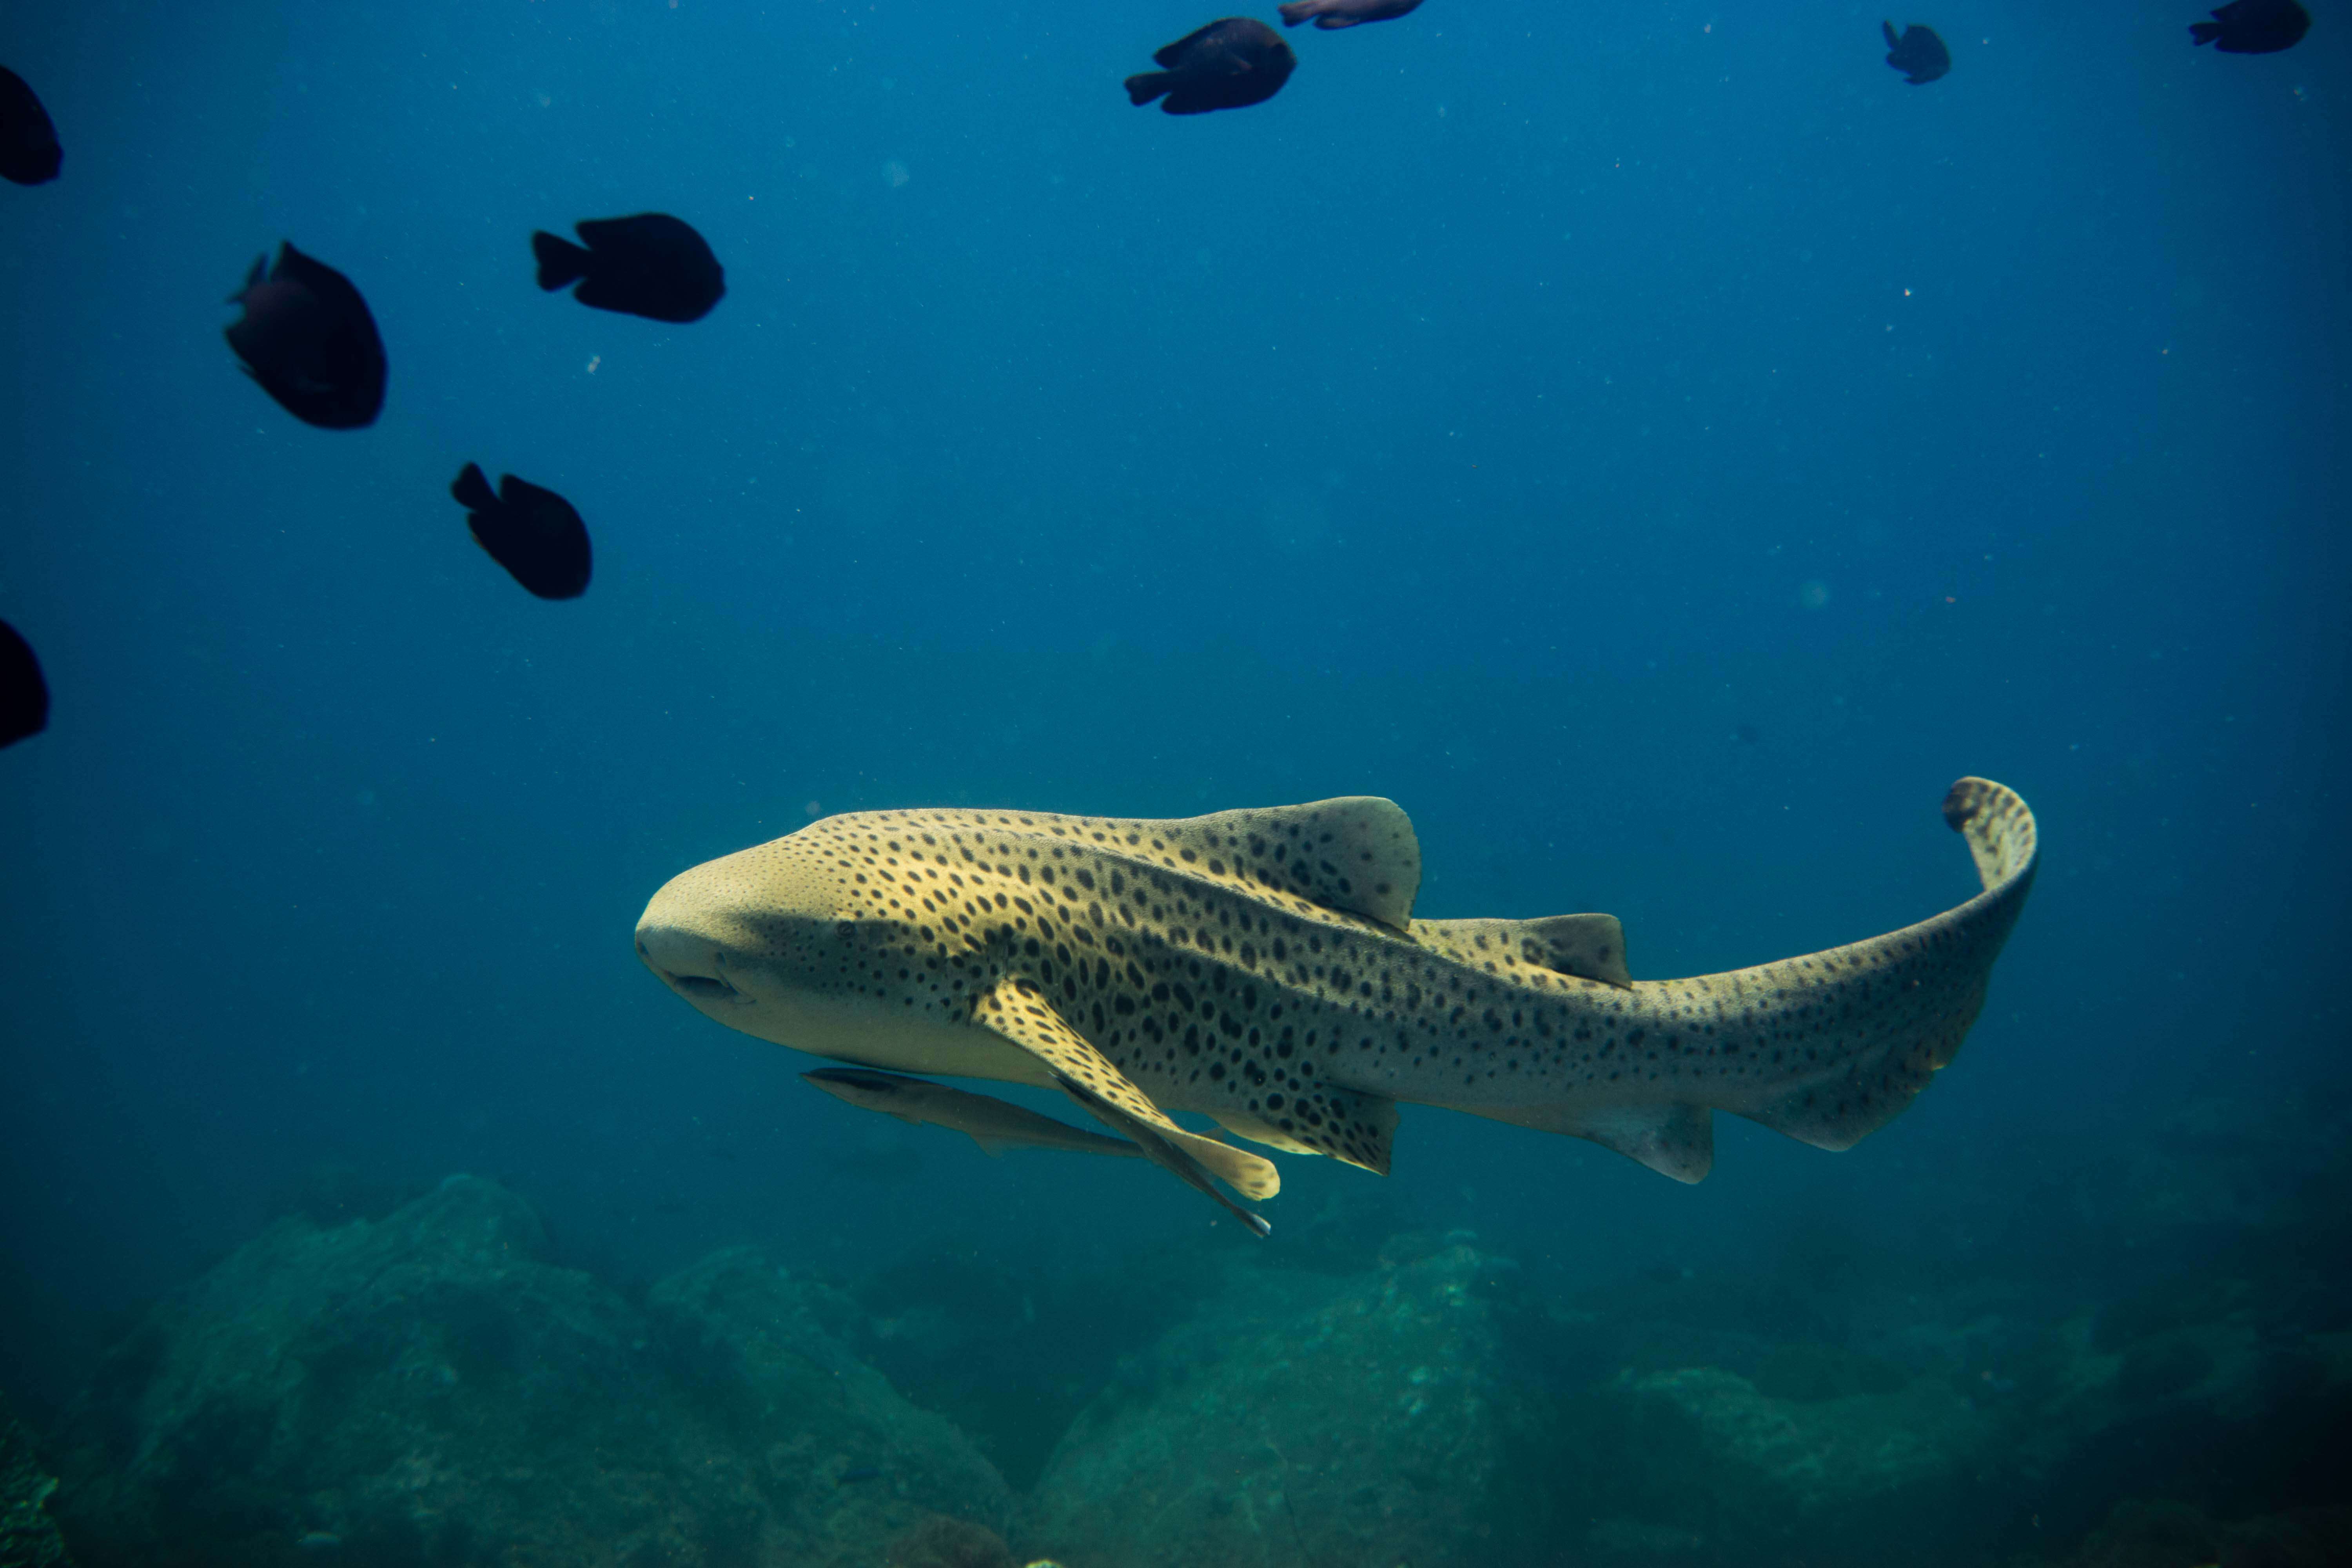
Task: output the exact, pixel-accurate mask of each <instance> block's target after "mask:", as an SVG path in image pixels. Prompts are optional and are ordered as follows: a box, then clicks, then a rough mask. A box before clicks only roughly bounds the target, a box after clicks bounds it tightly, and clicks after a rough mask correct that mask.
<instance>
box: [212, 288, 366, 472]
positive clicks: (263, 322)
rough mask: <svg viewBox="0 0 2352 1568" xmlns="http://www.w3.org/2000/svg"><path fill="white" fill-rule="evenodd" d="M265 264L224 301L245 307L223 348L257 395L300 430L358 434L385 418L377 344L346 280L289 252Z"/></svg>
mask: <svg viewBox="0 0 2352 1568" xmlns="http://www.w3.org/2000/svg"><path fill="white" fill-rule="evenodd" d="M268 260H269V258H268V257H266V256H265V257H263V258H261V259H260V260H258V261H256V262H255V263H254V264H253V270H252V271H250V272H248V273H247V274H246V276H245V287H244V288H242V289H238V290H237V291H236V293H234V294H232V295H230V296H229V297H228V300H229V303H230V304H232V305H242V306H244V307H245V315H244V316H243V318H242V319H240V320H238V321H234V322H231V323H230V325H229V328H228V346H229V347H231V348H233V349H235V350H236V357H237V358H238V359H240V360H242V361H244V362H245V370H246V374H248V375H250V376H252V377H253V379H254V380H256V381H257V382H259V383H260V384H261V390H262V391H264V392H266V393H268V394H269V395H270V396H272V397H274V398H276V399H277V400H278V405H279V406H280V407H282V408H284V409H285V410H286V412H287V413H289V414H291V415H292V416H294V417H295V418H297V419H299V420H300V421H302V423H304V424H305V425H316V426H320V428H322V429H327V430H356V429H358V428H359V427H360V426H362V425H373V424H374V423H375V416H377V415H379V414H381V413H383V379H384V360H383V338H382V337H381V336H379V335H378V334H377V332H376V330H375V318H374V317H373V316H371V315H369V314H368V308H367V301H366V300H362V299H361V298H360V291H359V290H358V289H354V288H352V280H351V279H348V278H346V277H344V276H343V275H342V274H341V273H340V272H338V271H336V270H335V269H334V268H331V267H330V266H328V265H327V264H326V263H325V262H323V261H315V260H313V259H311V258H310V257H307V256H305V255H303V254H302V253H301V252H300V251H299V250H297V249H295V248H294V247H293V245H292V244H291V243H288V244H284V245H280V246H279V247H278V265H277V266H276V267H274V268H273V267H269V266H268Z"/></svg>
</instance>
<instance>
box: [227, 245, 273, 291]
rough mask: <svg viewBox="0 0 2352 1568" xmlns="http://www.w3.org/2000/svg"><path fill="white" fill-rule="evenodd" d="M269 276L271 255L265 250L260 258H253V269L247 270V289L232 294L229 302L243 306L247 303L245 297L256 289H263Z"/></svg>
mask: <svg viewBox="0 0 2352 1568" xmlns="http://www.w3.org/2000/svg"><path fill="white" fill-rule="evenodd" d="M268 276H269V253H268V251H266V250H265V251H263V252H262V253H261V254H260V255H259V256H257V257H255V258H253V265H252V266H251V267H249V268H246V273H245V287H243V288H242V289H238V290H237V291H236V293H234V294H231V295H230V296H229V297H228V302H229V303H230V304H232V305H241V304H243V303H245V297H246V296H247V294H249V293H251V292H252V291H253V290H254V289H258V288H259V287H261V285H262V283H263V281H264V280H265V279H268Z"/></svg>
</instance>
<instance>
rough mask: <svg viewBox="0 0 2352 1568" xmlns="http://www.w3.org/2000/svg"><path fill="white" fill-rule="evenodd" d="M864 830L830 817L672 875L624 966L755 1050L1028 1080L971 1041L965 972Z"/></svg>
mask: <svg viewBox="0 0 2352 1568" xmlns="http://www.w3.org/2000/svg"><path fill="white" fill-rule="evenodd" d="M870 831H871V829H870V828H869V827H868V826H866V824H865V823H864V822H863V821H862V820H861V819H860V818H857V817H829V818H826V819H825V820H824V821H822V822H814V823H811V824H810V825H809V826H806V827H803V828H802V829H801V830H800V831H799V832H797V833H794V834H791V835H788V836H787V837H782V838H778V839H774V840H772V841H771V842H769V843H766V844H760V845H755V846H753V847H751V848H749V849H743V850H739V851H738V852H736V853H735V854H732V855H727V856H722V857H720V858H719V859H716V860H709V861H705V862H704V863H703V864H701V865H699V866H696V867H694V868H691V869H689V870H686V871H682V872H680V873H678V875H677V876H675V877H673V878H671V879H669V880H668V881H667V882H666V883H664V884H663V885H662V887H661V889H660V890H659V891H657V892H656V893H655V894H654V896H653V899H652V901H651V902H649V903H647V904H646V912H645V913H644V914H643V915H641V916H639V917H638V919H637V931H636V945H637V956H638V957H639V958H640V959H642V960H644V962H645V964H646V968H648V969H650V970H652V971H653V972H654V973H655V974H656V975H658V976H659V977H660V979H661V981H662V983H663V984H666V985H667V986H668V987H669V988H670V989H671V990H672V991H674V992H676V993H677V994H678V995H680V996H683V997H684V998H686V1000H687V1001H688V1002H690V1003H692V1004H693V1005H694V1006H695V1008H696V1009H697V1010H698V1011H699V1012H701V1013H703V1014H704V1015H706V1016H709V1017H711V1018H714V1019H716V1020H717V1021H718V1022H719V1023H721V1024H724V1025H726V1026H728V1027H729V1028H730V1029H740V1030H741V1031H742V1032H743V1033H744V1034H747V1035H752V1036H756V1037H758V1038H760V1039H763V1040H772V1041H774V1042H775V1043H776V1044H778V1045H782V1046H790V1047H793V1048H795V1049H797V1050H803V1051H808V1052H811V1053H813V1054H814V1055H817V1056H825V1057H832V1058H835V1059H836V1060H840V1061H846V1062H856V1063H858V1064H861V1065H864V1066H867V1067H881V1068H897V1069H899V1070H902V1071H919V1072H933V1071H969V1072H973V1073H974V1074H975V1075H976V1076H982V1077H999V1078H1012V1079H1016V1080H1018V1081H1024V1082H1030V1081H1039V1080H1041V1079H1042V1078H1043V1075H1042V1074H1041V1073H1040V1072H1039V1071H1037V1070H1036V1069H1035V1068H1033V1067H1031V1066H1030V1065H1029V1064H1028V1063H1027V1062H1026V1061H1024V1060H1020V1059H1018V1058H1016V1057H1015V1056H1014V1054H1013V1053H1012V1052H1010V1051H1008V1050H1006V1049H1005V1048H1003V1047H1001V1046H1000V1045H998V1044H996V1043H994V1042H993V1041H992V1039H991V1038H990V1037H985V1036H982V1035H979V1034H977V1033H976V1032H975V1031H974V1030H973V1029H972V1028H971V1005H972V996H971V990H970V984H969V983H970V982H971V981H972V980H973V979H974V978H975V977H976V976H977V973H978V971H977V970H975V969H972V968H969V967H967V963H966V961H965V960H958V961H956V962H955V963H952V964H951V963H949V962H948V961H946V960H945V959H944V958H943V957H942V956H941V954H942V953H943V952H944V951H945V950H944V948H943V947H940V946H939V945H936V943H937V942H938V941H939V939H940V937H941V936H942V935H943V934H944V932H943V931H940V929H939V928H938V927H936V926H934V925H932V924H930V923H928V922H930V921H936V920H937V919H938V918H939V917H938V916H937V915H935V914H932V913H929V912H928V911H926V910H920V909H919V908H918V906H917V904H916V902H915V900H916V899H917V898H919V895H918V894H915V893H914V892H912V890H911V889H910V888H909V886H908V881H907V880H906V879H905V878H906V875H907V873H906V872H905V870H904V869H903V868H902V869H901V870H900V871H898V872H896V873H894V872H892V871H891V870H890V869H889V868H890V866H891V865H893V864H898V862H897V861H895V860H892V859H890V858H889V857H888V855H887V849H886V848H884V847H883V846H882V845H880V844H877V845H868V844H867V843H866V842H865V839H866V837H867V835H868V833H869V832H870ZM877 850H881V851H882V852H881V853H879V854H877V853H875V851H877ZM1000 1056H1002V1057H1006V1058H1011V1059H1010V1061H1009V1062H994V1058H998V1057H1000ZM976 1058H985V1059H976ZM992 1063H993V1070H992V1067H991V1064H992Z"/></svg>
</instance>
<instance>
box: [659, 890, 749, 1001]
mask: <svg viewBox="0 0 2352 1568" xmlns="http://www.w3.org/2000/svg"><path fill="white" fill-rule="evenodd" d="M637 956H638V957H639V958H641V959H643V960H645V963H646V968H648V969H650V970H652V971H653V972H654V973H656V974H658V975H660V976H661V977H662V983H663V984H666V985H667V986H668V987H669V988H670V989H671V990H673V991H676V992H677V994H679V995H681V996H684V997H686V998H688V1000H690V1001H695V1002H724V1001H727V1000H730V998H733V997H736V996H739V995H740V994H741V993H740V992H739V991H737V990H736V988H735V985H734V984H733V983H732V982H731V981H730V980H729V979H728V978H727V975H726V973H725V963H726V954H725V953H723V952H721V951H720V950H719V947H718V945H717V944H716V943H714V942H710V941H709V939H708V938H705V937H702V936H698V934H696V933H695V932H694V931H689V930H682V929H680V928H679V927H677V926H675V925H668V924H665V923H663V922H661V921H656V920H655V919H654V918H653V917H652V915H651V913H650V912H648V914H647V915H646V918H645V919H644V920H641V921H638V922H637Z"/></svg>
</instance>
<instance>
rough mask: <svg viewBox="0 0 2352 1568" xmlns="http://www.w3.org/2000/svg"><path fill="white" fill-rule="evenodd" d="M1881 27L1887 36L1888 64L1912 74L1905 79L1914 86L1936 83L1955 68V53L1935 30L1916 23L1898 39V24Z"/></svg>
mask: <svg viewBox="0 0 2352 1568" xmlns="http://www.w3.org/2000/svg"><path fill="white" fill-rule="evenodd" d="M1878 26H1879V30H1880V31H1882V32H1884V33H1885V35H1886V63H1887V64H1888V65H1891V66H1893V67H1894V68H1895V69H1896V70H1899V71H1907V72H1908V73H1910V74H1908V75H1907V76H1906V77H1905V78H1904V80H1905V81H1907V82H1909V83H1910V84H1911V85H1912V86H1913V87H1917V86H1919V85H1920V84H1921V83H1922V82H1930V81H1933V80H1935V79H1937V77H1939V76H1942V75H1943V74H1944V73H1945V72H1946V71H1948V70H1950V69H1951V68H1952V51H1951V50H1949V49H1948V48H1946V47H1944V40H1943V39H1941V38H1939V37H1936V29H1935V28H1933V27H1922V26H1918V25H1917V24H1916V23H1914V24H1913V25H1912V26H1907V27H1906V28H1904V29H1903V36H1902V37H1899V38H1898V37H1895V24H1894V23H1892V22H1881V23H1879V24H1878Z"/></svg>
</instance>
